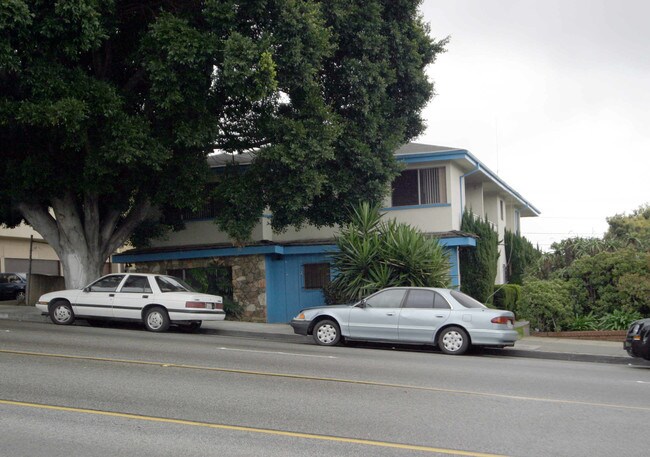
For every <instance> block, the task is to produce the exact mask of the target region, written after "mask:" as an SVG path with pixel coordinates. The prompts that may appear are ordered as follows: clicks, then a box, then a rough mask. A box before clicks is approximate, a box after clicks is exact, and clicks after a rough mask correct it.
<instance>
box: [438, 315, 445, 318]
mask: <svg viewBox="0 0 650 457" xmlns="http://www.w3.org/2000/svg"><path fill="white" fill-rule="evenodd" d="M436 317H437V318H440V319H442V318H443V317H445V316H442V315H438V316H436Z"/></svg>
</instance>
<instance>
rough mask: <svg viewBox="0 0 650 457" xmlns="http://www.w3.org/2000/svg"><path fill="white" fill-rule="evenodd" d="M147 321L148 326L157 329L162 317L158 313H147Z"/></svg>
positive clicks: (160, 324)
mask: <svg viewBox="0 0 650 457" xmlns="http://www.w3.org/2000/svg"><path fill="white" fill-rule="evenodd" d="M147 323H148V324H149V327H151V328H153V329H158V328H160V327H161V326H162V323H163V319H162V316H161V315H160V313H157V312H155V313H151V314H149V317H147Z"/></svg>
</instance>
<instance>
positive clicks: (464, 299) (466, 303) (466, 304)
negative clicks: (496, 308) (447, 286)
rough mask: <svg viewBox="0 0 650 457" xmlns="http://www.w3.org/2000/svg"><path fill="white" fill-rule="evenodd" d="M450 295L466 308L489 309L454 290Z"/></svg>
mask: <svg viewBox="0 0 650 457" xmlns="http://www.w3.org/2000/svg"><path fill="white" fill-rule="evenodd" d="M450 293H451V296H452V297H454V298H455V299H456V301H457V302H458V303H460V304H461V305H463V306H464V307H465V308H487V306H485V305H484V304H483V303H481V302H480V301H478V300H476V299H474V298H472V297H470V296H469V295H465V294H464V293H462V292H458V291H455V290H452V291H450Z"/></svg>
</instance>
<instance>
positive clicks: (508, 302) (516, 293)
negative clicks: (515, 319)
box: [492, 284, 521, 315]
mask: <svg viewBox="0 0 650 457" xmlns="http://www.w3.org/2000/svg"><path fill="white" fill-rule="evenodd" d="M520 296H521V286H519V285H517V284H501V285H497V286H494V295H493V297H492V303H493V304H494V306H495V307H496V308H499V309H507V310H508V311H512V312H513V313H515V315H516V314H517V313H518V309H517V307H518V305H519V298H520Z"/></svg>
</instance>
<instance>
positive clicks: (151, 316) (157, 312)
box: [144, 306, 169, 332]
mask: <svg viewBox="0 0 650 457" xmlns="http://www.w3.org/2000/svg"><path fill="white" fill-rule="evenodd" d="M144 326H145V327H146V329H147V330H149V331H150V332H165V331H167V329H168V328H169V314H167V311H165V309H164V308H162V307H160V306H154V307H153V308H149V309H148V310H147V311H145V313H144Z"/></svg>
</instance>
